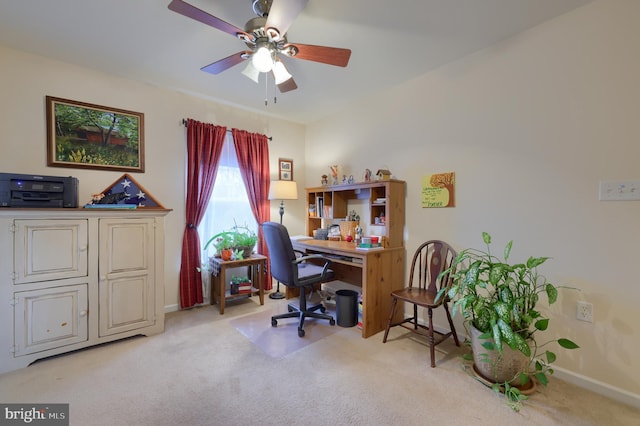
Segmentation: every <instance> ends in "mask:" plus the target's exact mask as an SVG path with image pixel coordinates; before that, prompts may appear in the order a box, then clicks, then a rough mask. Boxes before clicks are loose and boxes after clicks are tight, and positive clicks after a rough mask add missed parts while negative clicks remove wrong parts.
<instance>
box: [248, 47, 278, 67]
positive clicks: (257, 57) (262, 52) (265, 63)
mask: <svg viewBox="0 0 640 426" xmlns="http://www.w3.org/2000/svg"><path fill="white" fill-rule="evenodd" d="M274 53H275V52H274V50H273V48H272V47H271V46H270V45H269V43H268V42H263V43H258V45H257V49H256V51H255V53H254V54H253V56H252V57H251V63H252V64H253V66H254V67H256V69H257V70H258V71H260V72H269V71H271V69H272V68H273V59H274Z"/></svg>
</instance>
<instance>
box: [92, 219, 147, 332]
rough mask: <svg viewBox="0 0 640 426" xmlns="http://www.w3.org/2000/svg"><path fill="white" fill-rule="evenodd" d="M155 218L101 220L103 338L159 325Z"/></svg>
mask: <svg viewBox="0 0 640 426" xmlns="http://www.w3.org/2000/svg"><path fill="white" fill-rule="evenodd" d="M154 235H155V233H154V219H153V218H141V219H101V220H100V229H99V238H100V250H99V252H100V253H99V262H98V273H99V278H100V279H99V294H100V313H99V324H100V331H99V335H100V336H108V335H112V334H117V333H122V332H125V331H130V330H135V329H138V328H143V327H147V326H151V325H153V324H154V323H155V316H156V315H155V308H154V307H155V304H154V300H155V293H154V289H155V283H154V281H155V277H154V269H155V265H154V250H155V241H154Z"/></svg>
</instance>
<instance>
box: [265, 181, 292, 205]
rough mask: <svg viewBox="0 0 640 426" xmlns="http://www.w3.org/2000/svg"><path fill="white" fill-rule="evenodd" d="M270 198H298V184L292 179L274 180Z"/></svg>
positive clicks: (270, 189) (270, 187) (270, 188)
mask: <svg viewBox="0 0 640 426" xmlns="http://www.w3.org/2000/svg"><path fill="white" fill-rule="evenodd" d="M269 199H270V200H297V199H298V185H297V184H296V183H295V182H294V181H292V180H274V181H271V185H270V186H269Z"/></svg>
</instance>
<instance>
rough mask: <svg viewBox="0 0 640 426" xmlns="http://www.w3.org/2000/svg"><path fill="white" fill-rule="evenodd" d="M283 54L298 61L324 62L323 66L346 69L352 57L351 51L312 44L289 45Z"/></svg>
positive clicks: (285, 47)
mask: <svg viewBox="0 0 640 426" xmlns="http://www.w3.org/2000/svg"><path fill="white" fill-rule="evenodd" d="M283 53H285V54H287V56H289V57H291V58H296V59H305V60H307V61H314V62H322V63H323V64H328V65H335V66H338V67H346V66H347V65H348V64H349V58H350V57H351V50H350V49H341V48H339V47H326V46H314V45H312V44H300V43H289V44H286V45H285V46H284V48H283Z"/></svg>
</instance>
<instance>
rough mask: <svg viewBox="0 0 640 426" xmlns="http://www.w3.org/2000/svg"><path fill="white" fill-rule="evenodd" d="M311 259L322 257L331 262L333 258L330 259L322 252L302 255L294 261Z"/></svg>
mask: <svg viewBox="0 0 640 426" xmlns="http://www.w3.org/2000/svg"><path fill="white" fill-rule="evenodd" d="M309 259H322V260H324V261H325V262H326V263H327V264H329V263H331V259H328V258H327V257H325V256H323V255H321V254H309V255H305V256H302V257H298V258H296V260H294V263H302V262H304V261H305V260H309Z"/></svg>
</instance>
